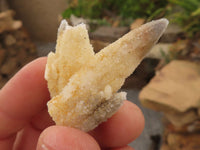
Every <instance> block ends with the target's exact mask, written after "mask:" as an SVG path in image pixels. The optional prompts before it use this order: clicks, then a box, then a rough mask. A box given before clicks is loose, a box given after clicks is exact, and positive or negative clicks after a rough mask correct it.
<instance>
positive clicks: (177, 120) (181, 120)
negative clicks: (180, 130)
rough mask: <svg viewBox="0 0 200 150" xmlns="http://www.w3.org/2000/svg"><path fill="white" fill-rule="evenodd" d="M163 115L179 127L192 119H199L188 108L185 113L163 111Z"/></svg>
mask: <svg viewBox="0 0 200 150" xmlns="http://www.w3.org/2000/svg"><path fill="white" fill-rule="evenodd" d="M165 117H166V118H167V119H168V120H169V121H170V122H171V123H172V124H173V125H175V126H177V127H181V126H184V125H187V124H190V123H192V122H193V121H195V120H197V119H199V116H198V115H197V113H196V112H195V111H194V110H189V111H187V112H185V113H179V112H176V113H170V112H167V113H165Z"/></svg>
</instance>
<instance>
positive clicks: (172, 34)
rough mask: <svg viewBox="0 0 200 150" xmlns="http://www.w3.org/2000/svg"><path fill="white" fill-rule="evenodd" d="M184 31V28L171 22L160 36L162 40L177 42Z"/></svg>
mask: <svg viewBox="0 0 200 150" xmlns="http://www.w3.org/2000/svg"><path fill="white" fill-rule="evenodd" d="M183 33H184V31H183V29H181V27H180V26H178V25H176V24H169V25H168V27H167V29H166V30H165V32H164V34H163V35H162V37H161V38H160V42H163V43H172V42H175V41H176V40H177V39H178V38H179V37H181V36H182V34H183Z"/></svg>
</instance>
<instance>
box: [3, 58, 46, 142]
mask: <svg viewBox="0 0 200 150" xmlns="http://www.w3.org/2000/svg"><path fill="white" fill-rule="evenodd" d="M45 65H46V58H39V59H37V60H35V61H33V62H31V63H29V64H28V65H26V66H25V67H24V68H23V69H22V70H20V71H19V72H18V73H17V74H16V75H15V76H14V77H13V78H12V79H11V80H10V81H9V82H8V83H7V84H6V85H5V87H4V88H3V89H2V90H1V91H0V139H3V138H6V137H9V136H10V135H12V134H14V133H16V132H17V131H18V130H20V129H21V128H23V126H24V125H25V124H26V123H27V121H29V120H30V119H31V118H32V116H34V115H35V114H37V113H38V112H40V111H41V110H42V109H44V108H45V107H46V102H47V101H48V100H49V92H48V89H47V84H46V81H45V79H44V70H45Z"/></svg>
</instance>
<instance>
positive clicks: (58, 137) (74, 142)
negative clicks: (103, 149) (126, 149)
mask: <svg viewBox="0 0 200 150" xmlns="http://www.w3.org/2000/svg"><path fill="white" fill-rule="evenodd" d="M82 149H87V150H100V147H99V145H98V144H97V142H96V141H95V140H94V138H93V137H92V136H90V135H89V134H87V133H85V132H82V131H80V130H78V129H74V128H70V127H63V126H51V127H49V128H47V129H45V130H44V131H43V132H42V134H41V135H40V138H39V140H38V144H37V150H82Z"/></svg>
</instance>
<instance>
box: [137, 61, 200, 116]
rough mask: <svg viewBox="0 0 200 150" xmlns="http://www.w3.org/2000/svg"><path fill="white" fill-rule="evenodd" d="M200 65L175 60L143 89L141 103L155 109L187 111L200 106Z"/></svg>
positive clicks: (140, 96)
mask: <svg viewBox="0 0 200 150" xmlns="http://www.w3.org/2000/svg"><path fill="white" fill-rule="evenodd" d="M199 70H200V65H199V64H196V63H192V62H189V61H181V60H174V61H171V62H170V63H169V64H168V65H166V66H165V67H164V68H163V69H161V70H160V71H159V72H157V73H156V76H155V77H154V78H153V79H152V80H151V81H150V83H149V84H148V85H147V86H146V87H144V88H143V89H142V91H141V92H140V95H139V98H140V100H141V103H142V104H143V105H144V106H146V107H149V108H152V109H154V110H158V111H163V112H165V113H167V112H174V113H176V112H180V113H183V112H186V111H187V110H189V109H191V108H194V109H198V108H199V107H200V88H199V85H200V71H199Z"/></svg>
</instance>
